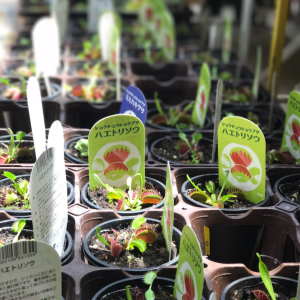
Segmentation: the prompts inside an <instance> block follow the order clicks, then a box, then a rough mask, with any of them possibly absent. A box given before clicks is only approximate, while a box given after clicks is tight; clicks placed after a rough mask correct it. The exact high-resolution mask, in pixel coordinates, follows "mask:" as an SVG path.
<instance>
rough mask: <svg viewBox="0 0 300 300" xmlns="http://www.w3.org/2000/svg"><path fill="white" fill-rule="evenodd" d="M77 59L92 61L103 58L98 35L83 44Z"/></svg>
mask: <svg viewBox="0 0 300 300" xmlns="http://www.w3.org/2000/svg"><path fill="white" fill-rule="evenodd" d="M77 57H78V58H83V59H92V60H96V59H100V58H101V52H100V45H99V38H98V34H94V35H92V37H91V40H87V41H83V42H82V51H81V52H79V53H78V54H77Z"/></svg>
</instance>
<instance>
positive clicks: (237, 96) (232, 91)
mask: <svg viewBox="0 0 300 300" xmlns="http://www.w3.org/2000/svg"><path fill="white" fill-rule="evenodd" d="M251 96H252V95H251V90H250V89H249V88H248V87H247V86H245V87H241V88H226V89H225V91H224V97H223V98H224V99H226V100H229V101H232V102H239V103H245V102H247V101H248V100H250V99H251Z"/></svg>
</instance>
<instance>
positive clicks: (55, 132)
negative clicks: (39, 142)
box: [48, 121, 64, 164]
mask: <svg viewBox="0 0 300 300" xmlns="http://www.w3.org/2000/svg"><path fill="white" fill-rule="evenodd" d="M51 147H56V148H57V152H56V155H57V156H59V155H60V156H61V159H62V160H63V164H64V133H63V129H62V126H61V123H60V121H55V122H53V123H52V125H51V127H50V131H49V135H48V148H51Z"/></svg>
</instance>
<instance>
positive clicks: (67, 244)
mask: <svg viewBox="0 0 300 300" xmlns="http://www.w3.org/2000/svg"><path fill="white" fill-rule="evenodd" d="M14 222H16V220H13V219H11V220H5V221H0V228H1V230H2V229H3V228H11V227H12V225H13V224H14ZM23 230H27V232H28V231H33V225H32V220H30V219H29V220H26V225H25V227H24V229H23ZM72 249H73V239H72V237H71V235H70V233H69V232H68V231H66V237H65V241H64V247H63V254H62V256H60V260H61V265H62V266H64V265H66V264H67V263H68V262H70V260H71V256H72Z"/></svg>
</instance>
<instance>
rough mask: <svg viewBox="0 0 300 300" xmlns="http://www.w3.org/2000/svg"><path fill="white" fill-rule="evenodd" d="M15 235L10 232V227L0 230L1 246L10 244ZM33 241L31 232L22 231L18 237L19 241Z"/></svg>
mask: <svg viewBox="0 0 300 300" xmlns="http://www.w3.org/2000/svg"><path fill="white" fill-rule="evenodd" d="M16 235H17V234H16V233H15V232H13V231H12V229H11V228H10V227H4V228H0V243H1V244H2V245H3V244H4V243H5V244H8V243H12V241H13V239H14V237H15V236H16ZM32 239H33V230H29V229H23V230H22V232H21V234H20V236H19V241H22V240H23V241H28V240H32Z"/></svg>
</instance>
